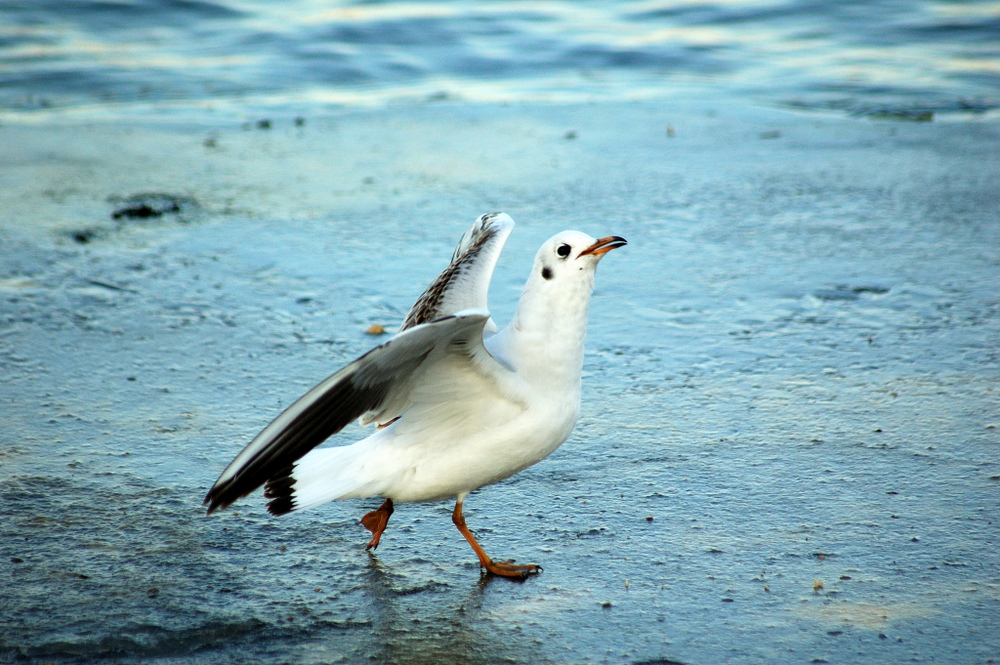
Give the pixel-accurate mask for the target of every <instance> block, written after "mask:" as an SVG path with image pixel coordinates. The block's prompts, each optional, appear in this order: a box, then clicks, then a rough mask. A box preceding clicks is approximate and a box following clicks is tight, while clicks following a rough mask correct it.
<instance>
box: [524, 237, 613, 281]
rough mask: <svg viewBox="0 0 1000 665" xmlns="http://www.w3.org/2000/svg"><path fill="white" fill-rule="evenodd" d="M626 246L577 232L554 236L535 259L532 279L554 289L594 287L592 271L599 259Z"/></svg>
mask: <svg viewBox="0 0 1000 665" xmlns="http://www.w3.org/2000/svg"><path fill="white" fill-rule="evenodd" d="M625 244H626V242H625V238H622V237H621V236H607V237H604V238H591V237H590V236H589V235H587V234H586V233H581V232H579V231H563V232H562V233H557V234H556V235H554V236H552V237H551V238H549V239H548V240H546V241H545V243H544V244H542V246H541V248H540V249H539V250H538V253H537V254H536V255H535V266H534V269H533V272H534V274H533V275H532V278H533V279H534V280H538V279H541V281H542V282H548V283H549V284H550V285H551V286H552V287H555V288H563V287H564V286H570V285H571V284H589V285H590V286H593V279H594V271H596V270H597V264H598V263H599V262H600V260H601V258H602V257H603V256H604V255H605V254H607V253H608V252H610V251H611V250H612V249H615V248H617V247H622V246H623V245H625Z"/></svg>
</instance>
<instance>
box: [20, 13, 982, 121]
mask: <svg viewBox="0 0 1000 665" xmlns="http://www.w3.org/2000/svg"><path fill="white" fill-rule="evenodd" d="M699 89H700V90H703V91H704V90H711V91H713V93H715V94H720V93H721V94H733V93H738V94H744V95H748V96H751V97H752V98H757V99H762V100H767V101H769V102H773V103H778V104H791V105H797V106H801V107H806V108H834V109H845V110H848V111H850V112H855V113H900V112H902V113H907V114H917V115H919V114H926V113H938V114H941V113H969V112H973V113H979V112H984V111H989V110H993V109H996V108H997V104H998V100H1000V92H998V91H1000V5H998V4H997V3H996V2H995V1H991V0H982V1H975V0H972V1H943V0H942V1H929V0H864V1H857V0H850V1H845V2H817V1H815V0H780V1H774V2H759V1H755V2H751V1H743V0H723V1H719V2H711V1H707V0H680V1H663V0H643V1H636V2H613V3H611V2H586V1H579V2H560V1H558V0H550V1H547V2H445V1H442V2H324V1H322V0H290V1H288V2H266V1H263V0H261V1H255V0H128V1H117V0H92V1H85V0H77V1H59V0H26V1H19V0H7V1H6V2H4V3H3V4H2V5H0V112H2V113H3V114H4V115H9V114H12V113H17V114H26V113H27V114H30V113H32V112H37V111H40V110H54V109H58V110H60V111H63V112H66V113H86V114H93V113H98V114H135V113H147V114H148V113H149V112H150V110H151V109H156V110H159V111H174V112H177V111H178V110H184V111H192V110H195V109H213V110H215V111H217V112H221V111H234V110H235V111H236V112H245V111H246V109H247V108H255V107H256V108H287V109H292V110H295V111H299V112H303V113H311V112H314V111H315V110H316V109H317V108H328V107H330V106H342V105H348V106H350V105H373V104H375V105H377V104H382V103H387V102H408V101H424V100H441V99H452V100H463V101H491V102H492V101H508V102H517V101H557V102H566V101H581V100H584V101H593V100H604V101H607V100H626V99H643V98H651V97H652V98H657V97H672V96H678V95H681V94H683V93H684V92H685V91H690V90H699Z"/></svg>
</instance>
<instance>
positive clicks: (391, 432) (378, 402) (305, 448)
mask: <svg viewBox="0 0 1000 665" xmlns="http://www.w3.org/2000/svg"><path fill="white" fill-rule="evenodd" d="M513 228H514V222H513V220H511V218H510V217H509V216H507V215H506V214H504V213H490V214H486V215H483V216H482V217H480V218H479V219H477V220H476V222H475V223H474V224H473V225H472V227H471V228H470V229H469V230H468V231H467V232H466V233H465V235H464V236H462V240H461V242H459V243H458V247H457V248H456V249H455V253H454V255H453V256H452V259H451V263H450V264H449V265H448V267H447V268H445V270H444V272H442V273H441V274H440V275H439V276H438V278H437V279H435V280H434V282H433V283H432V284H431V285H430V287H428V289H427V290H426V291H424V293H423V295H421V296H420V298H419V299H417V302H416V303H415V304H414V305H413V308H412V309H411V310H410V312H409V314H407V316H406V320H405V321H404V322H403V325H402V328H401V329H400V331H399V333H398V334H397V335H396V336H395V337H393V338H392V339H391V340H389V341H388V342H386V343H384V344H382V345H380V346H377V347H375V348H374V349H372V350H371V351H369V352H368V353H366V354H364V355H363V356H361V357H360V358H358V359H357V360H355V361H354V362H352V363H350V364H349V365H347V366H346V367H344V368H343V369H341V370H340V371H338V372H337V373H335V374H334V375H332V376H331V377H329V378H328V379H326V380H325V381H323V382H322V383H320V384H319V385H317V386H316V387H315V388H313V389H312V390H310V391H309V392H307V393H306V394H305V395H303V396H302V397H301V398H299V400H298V401H296V402H295V403H294V404H292V405H291V406H290V407H288V408H287V409H285V411H284V412H283V413H282V414H281V415H279V416H278V417H277V418H275V420H274V422H272V423H271V424H270V425H268V426H267V427H265V428H264V430H263V431H262V432H261V433H260V434H258V435H257V436H256V438H254V440H253V441H251V442H250V444H249V445H247V447H246V448H244V449H243V452H241V453H240V454H239V455H237V456H236V459H234V460H233V461H232V462H231V463H230V464H229V466H227V467H226V469H225V471H223V472H222V475H221V476H219V479H218V480H217V481H215V485H213V486H212V489H211V490H210V491H209V492H208V496H206V497H205V504H206V505H207V506H208V513H209V514H211V513H212V512H213V511H215V510H218V509H220V508H225V507H227V506H229V505H230V504H232V503H233V502H234V501H236V500H237V499H240V498H242V497H244V496H247V495H248V494H250V493H251V492H253V491H255V490H256V489H258V488H259V487H260V486H261V485H264V496H265V497H266V498H268V499H270V501H269V502H268V504H267V509H268V511H269V512H271V513H272V514H274V515H283V514H285V513H288V512H291V511H293V510H301V509H303V508H308V507H311V506H315V505H318V504H321V503H325V502H327V501H333V500H335V499H355V498H367V497H374V496H380V497H384V498H385V502H384V503H383V504H382V505H381V507H380V508H378V509H377V510H374V511H372V512H370V513H368V514H367V515H365V516H364V517H363V518H362V520H361V522H362V524H363V525H364V526H365V527H366V528H367V529H368V530H369V531H371V532H372V537H371V540H370V541H369V543H368V549H373V548H375V547H377V546H378V544H379V540H380V538H381V537H382V532H383V531H384V530H385V527H386V525H387V524H388V521H389V516H390V515H392V512H393V503H394V502H409V501H440V500H443V499H450V498H453V497H454V498H455V510H454V512H453V513H452V521H453V522H454V523H455V526H457V527H458V530H459V531H461V533H462V535H463V536H465V539H466V540H468V541H469V544H470V545H472V549H473V550H475V552H476V555H477V556H478V557H479V564H480V566H481V567H482V568H483V569H485V570H486V572H487V573H490V574H494V575H502V576H505V577H515V578H523V577H527V576H528V575H532V574H534V573H537V572H539V571H540V570H541V568H540V567H539V566H536V565H534V564H528V565H515V564H514V563H513V561H506V562H499V561H494V560H493V559H491V558H490V557H489V556H487V555H486V552H484V551H483V548H482V547H480V546H479V543H477V542H476V539H475V537H474V536H473V535H472V532H471V531H469V528H468V527H467V526H466V525H465V518H464V517H462V503H463V502H464V501H465V498H466V496H468V494H469V492H472V491H473V490H476V489H479V488H480V487H484V486H486V485H490V484H492V483H495V482H498V481H500V480H503V479H504V478H507V477H509V476H511V475H513V474H515V473H517V472H518V471H521V470H523V469H526V468H527V467H529V466H531V465H532V464H535V463H536V462H539V461H541V460H542V459H544V458H545V457H547V456H548V455H549V454H550V453H552V451H554V450H555V449H556V448H558V447H559V445H560V444H562V442H563V441H565V440H566V438H567V437H568V436H569V434H570V432H571V431H572V430H573V426H574V425H575V424H576V420H577V417H578V416H579V413H580V375H581V371H582V368H583V340H584V337H585V335H586V332H587V309H588V306H589V304H590V296H591V293H592V292H593V290H594V273H595V272H596V270H597V264H598V262H599V261H600V260H601V257H602V256H603V255H604V254H605V253H607V252H609V251H610V250H612V249H615V248H616V247H621V246H622V245H624V244H625V239H624V238H621V237H619V236H607V237H605V238H600V239H595V238H591V237H590V236H588V235H587V234H585V233H580V232H579V231H563V232H562V233H559V234H557V235H555V236H553V237H552V238H550V239H549V240H547V241H546V242H545V243H544V244H543V245H542V247H541V249H539V250H538V253H537V254H536V255H535V263H534V266H533V267H532V269H531V275H530V276H529V277H528V281H527V283H526V284H525V285H524V291H523V293H522V294H521V299H520V301H519V302H518V305H517V313H516V314H515V315H514V318H513V320H512V321H511V322H510V323H509V324H508V325H507V327H506V328H504V329H503V330H498V328H497V326H496V324H495V323H494V322H493V320H492V319H491V318H490V313H489V310H488V309H487V306H486V296H487V292H488V290H489V285H490V278H491V277H492V275H493V268H494V267H495V266H496V262H497V258H498V257H499V255H500V250H501V249H502V248H503V245H504V243H505V242H506V241H507V236H509V235H510V232H511V230H512V229H513ZM358 418H360V419H361V423H362V424H363V425H369V424H371V423H377V425H378V427H377V429H376V431H375V432H374V433H372V435H371V436H369V437H367V438H365V439H362V440H361V441H358V442H357V443H354V444H352V445H349V446H340V447H333V448H319V449H316V450H314V448H316V446H318V445H319V444H321V443H323V441H325V440H326V439H327V438H328V437H330V436H331V435H333V434H335V433H337V432H339V431H340V430H342V429H343V428H344V427H345V426H347V425H348V424H349V423H352V422H354V421H355V420H357V419H358Z"/></svg>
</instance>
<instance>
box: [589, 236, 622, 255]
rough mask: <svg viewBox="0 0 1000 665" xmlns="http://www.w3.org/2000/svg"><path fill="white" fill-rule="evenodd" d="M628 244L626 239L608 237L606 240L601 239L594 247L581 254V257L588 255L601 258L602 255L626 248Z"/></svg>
mask: <svg viewBox="0 0 1000 665" xmlns="http://www.w3.org/2000/svg"><path fill="white" fill-rule="evenodd" d="M627 244H628V243H627V242H625V238H622V237H621V236H607V237H606V238H601V239H600V240H598V241H597V242H595V243H594V244H593V245H591V246H590V247H588V248H587V249H585V250H583V251H582V252H580V256H586V255H587V254H593V255H594V256H600V255H601V254H607V253H608V252H610V251H611V250H613V249H616V248H618V247H624V246H625V245H627Z"/></svg>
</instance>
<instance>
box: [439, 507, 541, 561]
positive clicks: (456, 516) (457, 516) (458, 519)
mask: <svg viewBox="0 0 1000 665" xmlns="http://www.w3.org/2000/svg"><path fill="white" fill-rule="evenodd" d="M464 498H465V497H464V496H460V497H459V498H458V500H457V501H455V510H454V511H453V512H452V514H451V521H452V522H454V523H455V526H457V527H458V530H459V531H460V532H461V533H462V535H463V536H465V539H466V540H467V541H469V544H470V545H472V549H473V551H474V552H475V553H476V556H477V557H479V566H480V567H481V568H485V569H486V572H487V573H490V574H491V575H501V576H503V577H518V578H521V579H523V578H525V577H527V576H528V575H535V574H537V573H540V572H542V567H541V566H536V565H535V564H533V563H529V564H525V565H523V566H517V565H514V563H513V562H511V561H504V562H498V561H494V560H493V559H491V558H490V557H489V556H488V555H487V554H486V552H485V551H484V550H483V548H482V547H481V546H480V545H479V543H478V542H476V537H475V536H473V535H472V532H471V531H469V527H467V526H466V525H465V517H464V516H463V515H462V499H464Z"/></svg>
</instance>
